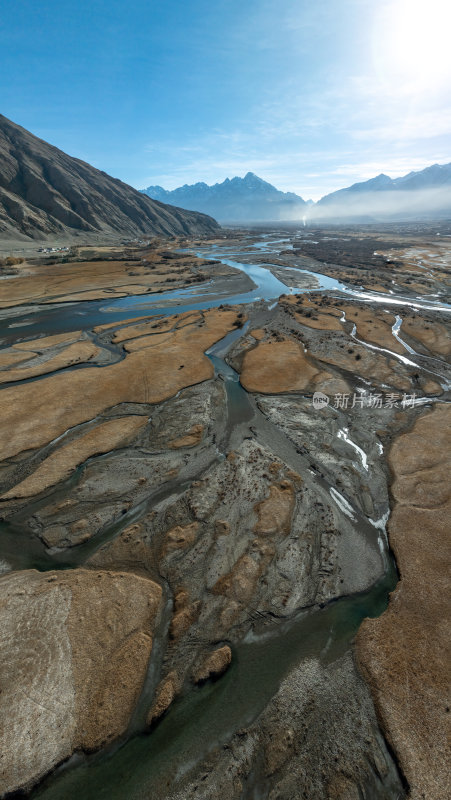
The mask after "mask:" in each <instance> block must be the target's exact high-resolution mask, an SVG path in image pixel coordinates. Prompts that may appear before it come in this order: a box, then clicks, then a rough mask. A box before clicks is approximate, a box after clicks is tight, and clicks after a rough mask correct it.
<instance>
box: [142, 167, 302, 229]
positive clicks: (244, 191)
mask: <svg viewBox="0 0 451 800" xmlns="http://www.w3.org/2000/svg"><path fill="white" fill-rule="evenodd" d="M145 192H146V193H149V196H150V197H154V198H155V199H160V197H164V202H165V203H172V204H174V205H175V206H179V207H181V208H187V209H191V210H193V211H203V212H204V213H208V214H213V216H214V217H215V218H216V219H219V220H222V221H224V222H259V221H264V220H271V221H273V222H276V221H278V220H292V219H300V218H301V217H302V216H303V214H305V209H306V204H305V202H304V200H303V199H302V197H299V196H298V195H296V194H294V193H293V192H281V191H279V190H278V189H276V187H275V186H273V185H272V184H271V183H268V182H267V181H265V180H263V179H262V178H259V177H258V175H256V174H255V172H250V171H249V172H247V173H246V174H245V176H244V178H241V177H239V176H237V175H236V176H235V177H234V178H231V179H230V178H225V180H224V181H223V182H222V183H215V184H214V185H212V186H207V184H205V183H196V184H192V185H191V186H187V185H185V186H180V187H179V188H178V189H174V190H173V191H172V192H166V191H165V193H164V196H161V195H160V196H158V197H155V195H154V194H152V193H151V192H149V190H145Z"/></svg>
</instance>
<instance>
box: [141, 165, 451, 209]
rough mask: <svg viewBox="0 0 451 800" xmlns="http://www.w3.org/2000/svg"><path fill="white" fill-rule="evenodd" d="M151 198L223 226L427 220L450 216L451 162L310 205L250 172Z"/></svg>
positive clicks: (157, 192)
mask: <svg viewBox="0 0 451 800" xmlns="http://www.w3.org/2000/svg"><path fill="white" fill-rule="evenodd" d="M141 191H142V192H143V193H144V194H146V195H147V196H148V197H152V198H154V199H156V200H161V201H163V202H165V203H169V204H175V205H178V206H181V207H182V208H189V209H192V210H197V211H203V212H204V213H208V214H211V215H212V216H214V217H215V218H216V219H218V220H219V221H220V222H241V223H245V222H257V221H259V222H261V221H277V220H285V221H289V220H299V219H301V218H303V217H306V218H307V219H309V220H311V221H315V220H318V221H321V220H327V221H331V222H332V221H340V220H346V219H351V220H353V221H356V222H358V221H365V222H366V221H371V220H374V221H378V220H387V219H397V218H419V217H420V218H421V217H425V216H451V163H450V164H441V165H440V164H433V165H432V166H431V167H427V168H426V169H423V170H421V171H419V172H409V173H408V175H404V176H403V177H401V178H394V179H393V178H390V177H389V176H388V175H384V174H381V175H378V176H377V177H375V178H371V180H368V181H363V182H361V183H355V184H353V185H352V186H349V187H347V188H345V189H339V190H338V191H336V192H332V193H331V194H328V195H326V196H325V197H322V198H321V200H319V201H318V202H317V203H312V202H311V201H307V202H306V201H305V200H303V199H302V197H300V196H299V195H297V194H294V193H293V192H281V191H279V190H278V189H276V187H275V186H272V185H271V184H270V183H267V182H266V181H264V180H262V179H261V178H259V177H258V176H257V175H254V173H252V172H248V173H247V175H245V176H244V178H239V177H235V178H232V179H231V180H230V179H229V178H226V180H225V181H223V182H222V183H216V184H214V185H213V186H208V185H207V184H206V183H195V184H192V185H187V184H185V185H184V186H180V187H179V188H178V189H174V190H172V191H168V190H166V189H163V188H162V187H161V186H148V187H147V189H142V190H141Z"/></svg>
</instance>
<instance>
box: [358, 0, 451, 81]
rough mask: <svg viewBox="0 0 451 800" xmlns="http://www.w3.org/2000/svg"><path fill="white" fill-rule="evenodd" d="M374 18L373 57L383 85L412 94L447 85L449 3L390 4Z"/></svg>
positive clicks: (414, 0)
mask: <svg viewBox="0 0 451 800" xmlns="http://www.w3.org/2000/svg"><path fill="white" fill-rule="evenodd" d="M377 14H378V18H377V23H376V25H375V28H374V42H373V53H374V60H375V66H376V69H377V71H378V74H379V77H380V78H381V79H382V80H383V81H384V82H390V83H391V84H392V88H393V89H396V88H398V89H400V90H401V91H402V90H408V91H411V92H413V93H420V92H424V91H431V92H433V91H435V90H440V89H442V88H444V87H445V86H446V85H447V84H449V81H450V78H451V48H450V42H449V32H450V29H451V4H450V2H449V0H389V2H388V3H386V4H383V5H382V6H381V8H380V10H379V11H378V12H377Z"/></svg>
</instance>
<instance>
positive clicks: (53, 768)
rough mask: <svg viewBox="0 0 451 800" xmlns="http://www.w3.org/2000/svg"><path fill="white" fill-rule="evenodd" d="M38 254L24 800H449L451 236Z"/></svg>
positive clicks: (2, 281) (4, 739)
mask: <svg viewBox="0 0 451 800" xmlns="http://www.w3.org/2000/svg"><path fill="white" fill-rule="evenodd" d="M438 234H439V235H438ZM19 259H22V260H17V254H16V258H12V259H10V263H8V264H6V263H3V266H1V267H0V286H1V288H2V292H1V295H0V308H1V311H0V339H1V348H0V428H1V437H0V451H1V452H0V475H1V492H0V515H1V520H0V573H1V577H0V617H1V624H0V642H1V647H0V684H1V688H2V691H1V693H0V718H1V720H2V726H1V727H0V738H1V745H0V796H14V795H15V794H17V795H19V794H21V796H23V793H25V794H27V796H28V795H29V796H30V797H32V798H46V800H51V799H52V800H53V798H54V799H55V800H57V798H58V800H60V798H68V799H69V798H76V797H80V796H81V797H83V798H84V800H91V798H92V800H94V798H95V799H96V800H97V799H98V798H102V797H105V798H109V799H110V798H116V799H117V800H123V799H124V800H125V798H127V800H132V799H133V798H152V800H155V799H156V798H158V799H160V798H161V800H163V799H164V798H167V800H170V799H172V800H176V798H177V800H182V798H183V800H186V799H187V798H196V799H199V798H204V799H205V800H207V799H208V800H212V799H213V798H220V797H227V798H232V799H233V798H236V800H241V799H242V798H249V799H250V798H268V800H276V798H277V800H295V798H308V800H320V799H321V800H322V799H323V798H326V799H328V800H334V799H337V800H352V799H353V798H356V800H357V799H360V800H361V798H367V799H368V800H370V798H371V799H372V800H373V798H378V799H379V798H381V799H382V798H384V799H385V798H386V799H387V800H388V799H389V798H390V800H399V798H401V797H407V796H409V797H412V798H414V799H415V798H417V799H418V800H420V798H427V800H435V799H437V800H439V798H440V800H441V799H442V798H443V797H445V796H446V795H447V788H446V787H447V784H446V781H447V777H446V758H445V740H446V738H445V737H446V732H447V726H448V725H449V723H448V717H449V714H447V711H448V709H447V707H446V701H445V699H444V695H445V686H444V683H445V674H446V664H447V659H448V660H449V639H448V637H447V631H446V627H445V620H446V612H447V606H446V571H447V569H446V568H447V564H448V560H449V547H448V546H447V542H446V538H445V537H446V521H447V518H448V516H449V483H448V474H449V451H450V448H449V430H450V422H451V420H450V413H449V410H450V405H449V399H450V397H449V388H450V377H451V368H450V355H451V341H450V337H449V313H450V311H451V306H450V305H449V286H450V273H451V227H450V229H449V230H448V228H447V227H446V225H445V223H441V225H440V228H434V226H432V225H431V226H421V225H418V226H416V227H415V226H406V227H402V226H386V228H384V229H377V230H376V229H374V228H372V227H364V226H360V227H354V228H349V229H345V228H333V229H330V230H326V229H318V230H312V229H309V228H301V229H298V228H296V227H295V226H291V227H287V228H283V227H279V228H274V229H250V230H238V229H237V230H232V229H230V230H224V231H222V232H221V235H220V236H218V238H217V239H215V240H211V241H207V240H199V241H189V240H181V239H178V240H173V241H170V242H167V241H166V242H164V241H156V240H148V241H147V240H146V241H141V242H134V243H129V244H127V245H120V244H118V243H117V244H114V245H108V244H106V245H104V246H100V245H97V244H96V245H92V244H91V245H89V246H88V245H86V246H82V245H77V246H76V247H71V249H70V250H69V251H63V250H60V251H58V252H56V251H54V252H52V253H37V252H35V253H32V254H28V255H27V254H25V255H24V256H23V257H20V256H19ZM13 262H14V263H13ZM395 558H396V561H395ZM390 593H391V594H390ZM389 594H390V596H389Z"/></svg>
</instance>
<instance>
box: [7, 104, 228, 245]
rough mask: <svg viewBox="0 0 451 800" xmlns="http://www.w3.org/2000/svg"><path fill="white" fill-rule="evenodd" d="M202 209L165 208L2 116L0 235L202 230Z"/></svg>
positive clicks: (205, 222) (212, 226)
mask: <svg viewBox="0 0 451 800" xmlns="http://www.w3.org/2000/svg"><path fill="white" fill-rule="evenodd" d="M217 227H218V225H217V223H216V222H215V220H213V219H211V218H210V217H206V216H205V215H203V214H198V213H192V212H189V211H184V210H181V209H179V208H173V207H172V206H171V207H170V208H169V207H167V206H165V205H163V204H162V203H158V202H155V201H154V200H151V199H150V198H149V197H146V196H144V195H143V194H142V193H141V192H138V191H137V190H136V189H133V188H132V187H131V186H128V185H127V184H125V183H122V181H120V180H117V179H116V178H112V177H110V176H109V175H107V174H106V173H105V172H101V171H100V170H98V169H95V168H94V167H92V166H90V165H89V164H86V163H85V162H83V161H80V160H79V159H77V158H72V157H71V156H69V155H67V154H66V153H63V152H62V151H61V150H58V149H57V148H56V147H53V146H52V145H50V144H48V143H47V142H44V141H42V140H41V139H38V138H37V137H36V136H33V134H31V133H29V132H28V131H26V130H25V129H24V128H21V127H20V126H19V125H16V124H14V123H13V122H11V121H10V120H8V119H7V118H6V117H4V116H2V115H0V238H2V239H24V240H27V239H45V238H46V237H48V236H52V237H53V238H55V237H59V238H72V237H73V236H74V235H77V234H78V235H80V233H81V234H83V235H84V236H85V237H86V238H89V236H90V235H92V234H99V233H100V234H119V235H125V236H132V237H135V236H140V235H159V236H173V235H186V234H192V235H195V236H197V235H200V234H205V233H208V234H211V233H212V232H214V231H215V230H216V229H217Z"/></svg>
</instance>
